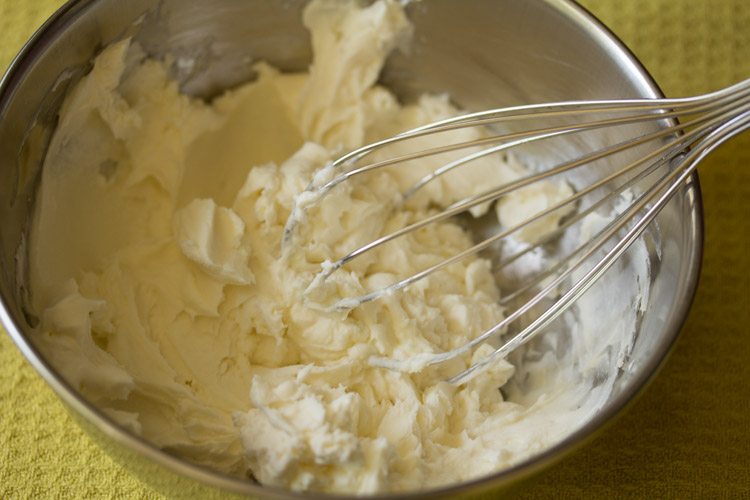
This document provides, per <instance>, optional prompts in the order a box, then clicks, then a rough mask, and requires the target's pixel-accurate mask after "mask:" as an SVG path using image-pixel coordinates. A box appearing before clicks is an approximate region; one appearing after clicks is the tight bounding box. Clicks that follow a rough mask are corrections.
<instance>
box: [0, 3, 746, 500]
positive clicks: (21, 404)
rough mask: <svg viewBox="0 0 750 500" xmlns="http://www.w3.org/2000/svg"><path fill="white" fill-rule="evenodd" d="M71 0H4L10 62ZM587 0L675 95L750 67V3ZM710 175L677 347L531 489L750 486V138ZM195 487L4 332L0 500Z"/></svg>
mask: <svg viewBox="0 0 750 500" xmlns="http://www.w3.org/2000/svg"><path fill="white" fill-rule="evenodd" d="M61 3H62V2H61V1H60V0H34V1H25V0H24V1H13V0H0V70H2V69H4V68H5V67H6V66H7V64H8V63H9V62H10V60H11V58H12V57H13V55H14V54H15V53H16V52H17V51H18V50H19V49H20V47H21V46H22V44H23V42H24V41H25V40H27V39H28V37H29V36H30V35H31V34H32V32H33V31H34V29H36V28H37V27H38V26H39V25H41V23H42V22H43V21H44V20H45V19H46V18H47V17H48V16H49V15H50V14H51V13H52V12H53V11H54V9H55V8H57V7H58V6H59V5H60V4H61ZM582 3H583V4H584V5H585V6H586V7H587V8H588V9H590V10H591V12H593V13H594V14H595V15H596V16H597V17H599V18H600V19H602V21H604V23H605V24H607V25H608V26H609V27H610V28H611V29H612V31H613V32H614V33H616V34H617V35H618V36H619V37H620V38H621V39H622V40H623V41H624V42H625V44H626V45H628V46H629V47H630V48H631V49H632V50H633V52H634V53H635V55H636V56H637V57H638V58H639V59H640V60H641V61H642V62H643V64H644V66H645V67H646V68H647V69H648V70H649V71H650V72H651V73H652V75H653V76H654V78H655V79H656V81H657V82H658V83H659V84H660V85H661V87H662V89H663V90H664V92H665V93H666V94H667V95H670V96H682V95H690V94H695V93H700V92H704V91H708V90H713V89H717V88H719V87H721V86H724V85H728V84H730V83H732V82H736V81H738V80H740V79H743V78H747V77H750V29H749V28H748V27H749V26H750V3H748V2H747V0H626V1H620V0H584V1H583V2H582ZM700 175H701V182H702V188H703V197H704V203H705V216H706V240H705V242H706V243H705V257H704V263H703V270H702V277H701V282H700V286H699V289H698V293H697V296H696V299H695V303H694V305H693V308H692V311H691V313H690V316H689V318H688V320H687V323H686V324H685V326H684V328H683V332H682V335H681V337H680V340H679V341H678V343H677V345H676V347H675V349H674V352H673V353H672V355H671V357H670V359H669V360H668V362H667V363H666V365H665V366H664V368H663V369H662V371H661V373H660V374H659V375H658V377H657V378H656V380H655V381H654V382H653V383H652V384H651V385H650V386H649V387H648V389H647V390H646V391H645V393H644V394H643V395H642V396H641V397H640V398H639V399H638V400H637V401H636V402H635V403H634V404H633V405H631V406H630V408H629V409H628V410H627V411H626V412H624V414H623V415H622V416H621V417H620V418H618V419H617V420H616V421H615V422H614V423H612V424H611V425H609V426H608V427H607V428H606V429H605V430H604V431H603V432H601V433H600V434H599V435H598V436H597V437H596V438H595V439H594V440H592V441H591V442H589V443H587V444H586V445H584V446H583V447H582V448H580V449H578V450H577V451H576V452H574V453H572V454H571V455H569V456H567V457H566V458H564V459H563V460H561V461H560V462H558V463H557V464H555V465H554V466H552V467H551V468H549V469H547V470H545V471H543V472H542V473H541V474H539V475H537V476H536V477H534V478H533V479H532V480H530V481H527V482H526V484H525V487H524V489H523V490H522V491H521V496H524V497H529V498H531V497H556V498H579V497H594V498H599V497H617V498H692V497H699V498H715V497H733V498H734V497H747V496H748V495H750V468H748V466H747V464H748V463H750V432H749V431H748V429H749V428H750V425H749V423H750V397H749V396H750V363H748V360H750V338H748V333H749V332H750V327H749V325H750V296H749V293H748V292H749V291H750V134H745V135H743V136H740V137H738V138H736V139H735V140H734V141H733V142H731V143H729V144H727V145H725V146H724V147H723V148H721V149H720V150H719V151H717V152H716V153H715V154H714V155H713V156H711V157H709V159H708V160H707V161H706V162H705V164H704V165H703V166H702V168H701V171H700ZM0 230H2V228H0ZM218 496H219V495H217V497H218ZM489 496H493V495H489ZM198 497H200V498H205V490H200V492H199V490H197V489H191V488H189V487H187V488H186V487H184V486H183V487H174V486H171V485H170V484H168V483H165V484H164V485H161V486H159V485H157V487H156V488H154V486H153V485H146V484H144V483H141V482H140V481H139V480H138V479H137V478H135V477H133V476H131V475H130V474H129V473H128V472H127V471H125V470H124V469H122V468H121V467H120V466H119V465H117V464H116V463H115V462H114V461H113V460H112V459H110V458H109V457H108V456H107V455H106V454H105V453H104V452H103V451H101V450H100V449H99V448H98V447H97V446H96V445H95V444H93V442H92V441H90V440H89V438H88V437H87V436H86V435H85V434H84V433H83V431H81V430H80V429H79V428H78V426H77V425H76V423H75V422H74V421H73V420H72V419H71V418H70V417H69V416H68V414H67V412H66V411H65V409H64V408H63V406H62V404H61V403H60V402H59V401H58V400H57V398H56V396H55V395H54V394H53V393H52V391H51V390H50V389H49V388H48V387H47V386H46V385H45V383H44V382H43V381H42V379H41V378H40V377H39V376H38V375H37V374H36V373H35V372H34V370H33V369H32V368H31V366H30V365H29V364H28V363H27V362H26V361H25V360H24V358H23V357H22V356H21V354H20V353H19V351H18V350H17V349H16V348H15V346H14V345H13V343H12V342H11V340H10V338H9V337H8V336H7V335H5V334H4V333H3V334H0V498H71V499H79V498H198Z"/></svg>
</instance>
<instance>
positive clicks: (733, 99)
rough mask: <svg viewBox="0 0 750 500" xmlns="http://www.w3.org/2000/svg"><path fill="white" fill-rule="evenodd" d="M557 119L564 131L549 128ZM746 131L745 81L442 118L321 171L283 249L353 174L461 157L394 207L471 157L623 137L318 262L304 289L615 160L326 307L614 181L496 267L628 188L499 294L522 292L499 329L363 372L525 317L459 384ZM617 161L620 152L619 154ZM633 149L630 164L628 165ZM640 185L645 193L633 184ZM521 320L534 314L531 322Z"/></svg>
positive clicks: (346, 305) (537, 322)
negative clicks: (406, 148)
mask: <svg viewBox="0 0 750 500" xmlns="http://www.w3.org/2000/svg"><path fill="white" fill-rule="evenodd" d="M540 120H546V121H549V122H553V123H555V124H554V125H549V126H545V127H537V126H530V125H528V124H529V123H533V124H536V123H539V121H540ZM560 121H564V123H560V124H557V122H560ZM648 122H658V124H659V126H658V127H654V131H651V132H647V133H643V127H629V125H638V124H646V123H648ZM524 124H527V125H525V126H526V129H523V127H524ZM508 125H512V126H513V127H514V130H516V129H518V131H511V132H502V133H499V132H497V131H496V130H497V129H498V128H500V127H502V126H505V127H507V126H508ZM466 127H482V128H484V129H486V130H488V131H490V133H489V134H487V136H485V137H481V138H479V139H474V140H470V141H464V142H455V143H448V144H444V145H441V146H439V147H434V148H430V149H423V150H420V149H414V150H413V151H410V152H408V153H406V154H401V155H399V156H395V157H391V158H387V159H384V160H379V161H374V162H369V163H368V162H367V160H368V157H371V155H372V154H373V153H375V152H382V151H383V150H384V148H387V147H388V146H390V145H393V144H395V143H404V144H405V143H408V141H410V140H413V139H416V138H420V137H425V136H427V135H430V134H437V133H442V132H448V131H451V130H457V129H462V128H466ZM748 127H750V80H745V81H742V82H740V83H738V84H735V85H732V86H730V87H727V88H725V89H722V90H719V91H716V92H712V93H708V94H704V95H699V96H695V97H686V98H677V99H614V100H591V101H567V102H556V103H548V104H534V105H527V106H516V107H509V108H501V109H493V110H488V111H481V112H478V113H471V114H467V115H463V116H458V117H454V118H449V119H445V120H441V121H438V122H435V123H431V124H428V125H424V126H422V127H419V128H416V129H413V130H409V131H407V132H404V133H402V134H399V135H396V136H394V137H391V138H388V139H385V140H382V141H378V142H375V143H373V144H370V145H367V146H364V147H362V148H359V149H357V150H355V151H352V152H350V153H348V154H346V155H344V156H342V157H340V158H338V159H337V160H336V161H334V162H333V163H332V164H330V165H329V166H328V167H327V172H328V174H329V175H320V176H318V177H316V179H314V180H313V182H312V183H311V184H310V186H309V187H308V189H307V191H306V192H305V193H304V195H303V196H302V197H300V198H299V199H298V203H297V206H296V207H295V209H294V211H293V212H292V215H291V216H290V218H289V220H288V221H287V224H286V228H285V231H284V245H285V246H288V245H290V244H291V243H292V242H293V240H294V238H295V236H294V234H295V229H296V227H297V226H298V225H299V224H300V223H302V222H301V221H302V220H303V219H304V214H305V213H306V212H307V210H309V208H310V207H311V206H313V205H315V204H317V203H319V202H320V200H321V199H322V198H323V197H325V196H326V195H327V194H328V193H329V192H330V191H331V190H332V189H334V188H335V187H336V186H337V185H339V184H341V183H343V182H346V181H348V180H350V179H352V178H354V177H357V176H361V175H365V174H367V173H369V172H373V171H375V170H378V169H382V168H385V167H390V166H394V165H397V164H401V163H404V162H408V161H412V160H418V159H421V158H425V157H431V156H435V155H440V154H443V153H447V152H453V151H462V150H465V151H467V153H466V154H465V155H463V156H461V157H459V158H458V159H455V160H453V161H450V162H447V163H445V164H443V165H442V166H440V167H439V168H437V169H436V170H434V171H432V172H431V173H429V174H428V175H426V176H424V177H423V178H421V179H420V180H419V181H417V182H416V183H415V184H413V185H412V186H411V187H409V188H408V189H407V190H405V191H404V192H403V193H402V200H406V199H408V198H410V197H412V196H414V195H415V194H416V193H417V192H419V191H420V190H421V189H423V188H424V187H425V186H427V185H428V184H429V183H431V182H433V181H435V180H436V179H438V178H439V177H441V176H443V175H445V174H447V173H448V172H451V171H454V170H456V169H459V168H461V167H463V166H466V165H467V164H470V163H471V162H473V161H475V160H478V159H480V158H484V157H486V156H489V155H493V154H497V153H501V152H505V151H510V150H512V149H514V148H518V147H520V146H523V145H527V144H530V143H537V142H542V141H550V140H552V139H554V138H561V137H565V136H575V135H576V134H582V133H586V132H590V131H597V130H599V131H601V130H606V129H616V131H617V133H618V134H617V136H618V137H624V140H621V141H620V142H617V143H615V144H610V145H606V146H605V147H603V148H601V149H596V150H593V151H589V152H585V153H583V154H581V155H579V156H577V157H574V158H573V159H570V160H565V161H561V162H560V163H558V164H555V165H553V166H551V167H549V168H545V169H543V170H541V171H538V172H534V173H532V174H530V175H527V176H525V177H522V178H519V179H516V180H514V181H512V182H509V183H506V184H504V185H502V186H498V187H493V188H491V189H488V190H486V191H484V192H482V193H479V194H477V195H474V196H470V197H467V198H465V199H462V200H460V201H457V202H455V203H453V204H451V205H449V206H447V207H445V208H444V209H442V210H441V211H439V212H437V213H434V214H433V215H429V216H427V217H425V218H424V219H422V220H419V221H416V222H413V223H411V224H409V225H407V226H406V227H403V228H401V229H398V230H396V231H393V232H391V233H389V234H385V235H383V236H380V237H378V238H376V239H375V240H373V241H372V242H370V243H368V244H366V245H364V246H361V247H359V248H357V249H355V250H353V251H351V252H349V253H348V254H346V255H344V256H342V257H340V258H339V259H338V260H336V261H335V262H333V263H327V264H324V265H323V266H322V267H321V270H320V272H319V273H318V275H317V276H316V277H315V279H314V280H313V283H312V284H311V286H315V285H316V284H320V283H322V282H324V281H325V280H326V279H327V278H328V277H330V276H331V275H332V274H333V273H334V272H336V271H337V270H339V269H341V268H342V267H344V266H346V265H347V263H349V262H351V261H353V260H355V259H357V258H358V257H360V256H362V255H363V254H365V253H367V252H370V251H372V250H373V249H375V248H377V247H379V246H381V245H384V244H386V243H388V242H389V241H392V240H394V239H396V238H400V237H402V236H404V235H406V234H408V233H410V232H413V231H416V230H418V229H420V228H423V227H425V226H427V225H429V224H435V223H437V222H440V221H443V220H446V219H448V218H450V217H453V216H456V215H458V214H461V213H463V212H466V211H468V210H470V209H472V208H473V207H478V206H480V205H483V204H487V203H490V202H493V201H495V200H498V199H499V198H501V197H503V196H506V195H508V194H510V193H513V192H514V191H516V190H519V189H523V188H525V187H526V186H530V185H532V184H535V183H538V182H541V181H544V180H547V179H549V178H550V177H553V176H562V175H564V174H566V173H569V172H572V171H573V170H575V169H581V168H586V167H587V166H588V167H589V168H591V165H592V164H593V163H594V162H598V161H600V160H606V161H610V162H617V161H620V163H621V164H618V165H617V166H616V168H615V169H614V170H613V171H612V173H610V174H608V175H606V176H604V177H601V178H597V179H596V180H595V181H592V182H590V183H589V184H588V185H585V186H583V187H579V189H577V190H576V191H575V192H573V194H571V195H570V196H568V197H567V198H566V199H564V200H562V201H560V202H558V203H555V204H553V205H552V206H549V207H548V208H546V209H544V210H542V211H539V212H538V213H536V214H534V215H533V216H531V217H529V218H527V219H526V220H524V221H522V222H520V223H518V224H516V225H514V226H513V227H509V228H507V229H503V230H501V231H500V232H498V233H497V234H494V235H493V236H491V237H489V238H486V239H484V240H483V241H480V242H478V243H476V244H475V245H473V246H471V247H470V248H468V249H466V250H464V251H461V252H459V253H457V254H455V255H453V256H451V257H449V258H447V259H445V260H443V261H441V262H439V263H437V264H435V265H432V266H430V267H428V268H426V269H423V270H421V271H419V272H417V273H416V274H414V275H412V276H407V277H404V278H403V279H401V280H399V281H397V282H394V283H392V284H391V285H389V286H387V287H385V288H382V289H379V290H375V291H372V292H369V293H367V294H364V295H361V296H357V297H348V298H344V299H341V300H339V301H338V302H336V303H335V304H333V306H332V309H335V310H348V309H352V308H354V307H357V306H359V305H360V304H363V303H365V302H369V301H372V300H376V299H378V298H381V297H383V296H385V295H389V294H392V293H396V292H398V291H399V290H402V289H404V288H406V287H408V286H409V285H411V284H413V283H415V282H416V281H418V280H421V279H423V278H425V277H427V276H429V275H431V274H433V273H435V272H437V271H439V270H440V269H443V268H444V267H446V266H449V265H451V264H453V263H455V262H457V261H459V260H461V259H464V258H466V257H468V256H470V255H474V254H477V253H478V252H481V251H482V250H485V249H488V248H490V247H491V246H492V245H496V244H497V243H498V242H500V241H502V240H504V239H506V238H509V237H511V236H512V235H513V234H514V233H517V232H518V231H520V230H521V229H523V228H526V227H528V226H529V225H531V224H533V223H535V222H537V221H539V220H541V219H543V218H545V217H548V216H550V215H551V214H554V213H555V212H558V213H559V212H560V211H562V210H570V207H572V206H576V205H577V204H579V202H580V200H582V199H583V198H584V197H587V196H592V193H595V192H599V191H601V190H605V191H606V190H607V188H606V187H605V186H611V185H612V184H613V183H615V182H621V184H619V185H618V186H617V187H616V188H615V189H612V190H609V191H608V192H607V194H605V195H604V196H602V197H601V198H600V199H598V201H596V202H594V203H592V204H591V205H589V206H587V207H586V208H585V209H584V210H580V211H578V212H575V213H574V215H572V216H571V217H566V218H563V219H562V220H561V223H560V224H559V226H558V227H557V228H556V229H555V231H553V232H551V233H548V234H545V235H543V236H542V237H540V238H538V239H537V240H536V241H534V242H533V243H531V244H530V245H527V246H526V247H525V248H522V249H521V250H519V251H517V252H516V253H515V254H513V255H511V256H509V257H507V258H505V259H504V260H503V261H502V262H501V263H500V264H499V266H500V267H503V266H507V265H510V264H511V263H512V262H513V261H515V260H517V259H519V258H520V257H522V256H523V255H525V254H526V253H528V252H530V251H533V250H534V249H536V248H538V247H539V246H541V245H544V244H546V243H548V242H549V241H551V240H552V239H553V238H555V237H558V236H559V235H560V234H561V233H562V232H564V231H565V230H566V229H568V228H569V227H571V226H572V225H574V224H576V223H578V222H580V221H581V220H583V219H584V218H585V217H586V216H587V215H588V214H590V213H592V212H594V211H596V210H597V209H599V208H601V207H603V206H604V205H605V204H607V203H611V202H612V200H614V199H615V198H617V197H621V196H622V193H624V192H625V191H626V190H630V189H633V188H634V187H635V186H638V189H634V191H638V192H637V193H636V194H635V195H633V196H632V197H630V198H629V204H628V205H627V206H626V207H625V208H624V209H623V210H621V211H620V213H619V214H618V215H616V216H615V217H614V218H613V219H612V221H611V222H609V223H608V224H606V225H605V226H604V227H603V228H602V229H601V230H599V231H598V232H597V233H596V234H594V235H592V237H591V238H590V239H589V240H587V241H585V242H583V243H582V244H580V245H579V246H578V247H577V248H575V249H574V250H573V251H571V252H569V253H568V254H567V255H566V256H564V257H563V258H561V259H560V260H559V261H558V262H557V263H556V264H555V265H553V266H551V267H550V268H549V269H545V270H542V271H540V272H539V273H537V274H536V275H534V276H532V277H531V279H530V280H527V281H526V282H525V283H524V284H523V285H521V287H520V288H518V289H517V290H515V291H513V292H512V293H510V294H508V295H506V296H505V297H504V299H503V300H504V301H505V303H510V302H511V300H512V299H518V298H520V297H525V296H528V295H529V294H531V296H530V297H529V298H528V299H526V300H524V301H522V303H521V304H520V305H519V306H518V307H516V308H514V309H512V310H510V311H508V314H507V315H506V316H505V318H504V319H503V320H502V321H501V322H499V323H497V324H496V325H494V326H493V327H491V328H489V329H487V330H486V331H484V332H481V333H480V334H478V335H477V336H476V337H474V338H473V339H472V340H471V341H469V342H467V343H466V344H464V345H462V346H460V347H458V348H456V349H453V350H450V351H446V352H443V353H437V354H435V353H423V354H420V355H417V356H414V357H413V358H410V359H407V360H394V359H388V358H372V359H371V360H370V364H371V365H375V366H383V367H388V368H392V369H400V370H405V371H418V370H420V369H422V368H423V367H425V366H428V365H434V364H438V363H443V362H445V361H447V360H450V359H452V358H455V357H457V356H460V355H462V354H464V353H467V352H470V351H472V350H474V349H475V348H477V347H478V346H479V345H480V344H483V343H485V342H487V341H488V339H490V338H492V337H494V336H498V335H499V334H501V333H503V332H505V331H506V329H508V327H509V326H511V325H513V324H518V323H520V320H521V318H525V319H524V321H525V326H523V327H521V328H519V329H518V330H519V331H517V332H515V333H513V334H512V335H508V336H507V337H506V338H503V340H502V342H501V343H500V344H499V347H497V348H496V349H495V350H494V352H493V353H492V354H490V355H488V356H486V357H485V358H483V359H481V360H480V361H478V362H476V363H474V364H473V365H471V366H469V367H468V368H467V369H466V370H464V371H462V372H460V373H458V374H456V375H454V376H453V377H451V378H450V379H449V380H448V382H450V383H452V384H456V385H459V384H463V383H465V382H466V381H468V380H469V379H470V378H471V377H473V376H474V375H476V374H477V373H479V372H480V371H481V369H482V368H484V367H486V366H487V365H489V364H490V363H492V362H493V361H495V360H497V359H499V358H502V357H504V356H507V355H508V354H509V353H510V352H512V351H513V350H514V349H517V348H518V347H520V346H522V345H523V344H525V343H527V342H528V341H529V340H531V339H532V338H533V337H534V336H536V335H537V334H538V333H539V332H540V331H542V330H543V329H544V328H545V327H546V326H547V325H549V324H550V323H551V322H552V321H553V320H555V319H556V318H557V317H558V316H559V315H560V314H562V313H563V312H564V311H565V310H566V309H568V308H569V307H570V306H571V305H572V304H574V303H575V301H576V300H577V299H578V298H579V297H580V296H581V295H582V294H583V293H584V292H586V290H588V289H589V288H590V287H591V286H592V285H593V284H594V283H595V282H596V281H597V279H599V277H600V276H602V274H604V273H605V272H606V271H607V270H608V269H609V268H610V267H611V266H612V265H613V264H614V263H615V262H616V260H617V259H618V258H619V257H620V256H621V255H623V253H624V252H625V251H626V250H627V249H628V248H629V246H630V245H631V244H632V243H633V242H634V241H636V240H637V239H638V238H639V237H640V236H641V235H642V233H643V232H644V230H645V229H646V228H647V227H648V225H649V224H650V223H651V222H652V221H653V220H654V218H655V217H656V216H657V215H658V214H659V212H660V211H661V210H662V209H663V208H664V207H665V206H666V204H667V203H668V202H669V200H670V199H671V198H672V196H674V194H675V193H676V192H678V190H679V189H680V188H683V187H684V186H685V185H686V184H687V183H688V182H689V180H690V176H691V175H692V174H693V172H694V171H695V169H696V168H697V166H698V164H699V163H700V162H701V161H702V160H703V159H704V158H705V157H706V156H707V155H708V154H709V153H711V152H712V151H713V150H714V149H716V148H717V147H719V146H720V145H721V144H723V143H724V142H725V141H727V140H729V139H730V138H732V137H734V136H735V135H737V134H739V133H741V132H743V131H744V130H746V129H748ZM612 135H614V134H612ZM622 153H628V154H629V156H628V154H625V155H623V154H622ZM634 153H636V154H637V157H635V158H634V159H633V154H634ZM623 158H625V159H623ZM644 183H645V187H643V185H644ZM602 188H604V189H602ZM598 190H599V191H598ZM608 242H609V245H608V244H607V243H608ZM589 261H591V262H593V264H592V265H590V267H588V268H587V269H586V270H585V272H583V271H582V270H583V269H584V267H582V266H583V264H584V263H585V262H589ZM550 300H551V303H549V304H548V305H546V306H545V307H543V308H542V309H541V312H540V311H539V307H538V306H539V304H540V303H542V302H543V301H545V302H544V304H547V303H548V302H549V301H550ZM530 314H532V315H533V316H532V317H529V315H530Z"/></svg>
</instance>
